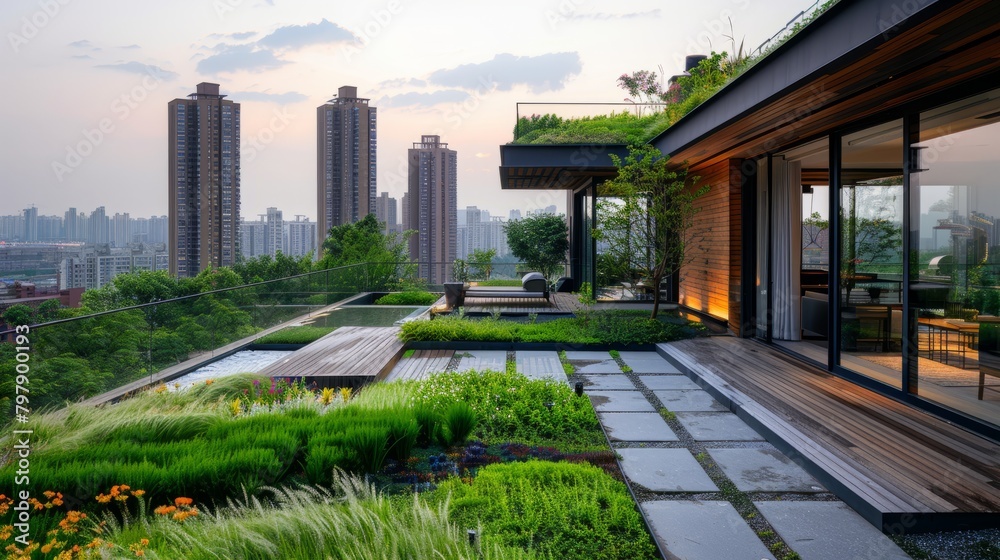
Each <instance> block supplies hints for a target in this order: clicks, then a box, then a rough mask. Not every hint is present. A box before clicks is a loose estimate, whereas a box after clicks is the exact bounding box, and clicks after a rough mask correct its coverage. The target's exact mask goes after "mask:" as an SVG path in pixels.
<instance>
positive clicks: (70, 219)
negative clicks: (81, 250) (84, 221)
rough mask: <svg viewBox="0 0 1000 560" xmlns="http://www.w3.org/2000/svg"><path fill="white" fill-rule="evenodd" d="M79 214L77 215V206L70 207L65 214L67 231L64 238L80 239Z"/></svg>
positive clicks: (64, 227) (64, 223)
mask: <svg viewBox="0 0 1000 560" xmlns="http://www.w3.org/2000/svg"><path fill="white" fill-rule="evenodd" d="M78 219H79V216H77V213H76V208H70V209H69V210H67V211H66V213H65V214H64V215H63V231H64V232H65V235H64V239H65V240H66V241H78V240H79V239H80V226H79V223H80V222H79V221H78Z"/></svg>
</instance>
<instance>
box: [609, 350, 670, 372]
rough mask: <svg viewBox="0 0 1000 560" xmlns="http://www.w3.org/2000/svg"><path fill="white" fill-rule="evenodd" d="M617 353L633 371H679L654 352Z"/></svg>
mask: <svg viewBox="0 0 1000 560" xmlns="http://www.w3.org/2000/svg"><path fill="white" fill-rule="evenodd" d="M619 355H620V356H621V359H622V361H623V362H625V364H626V365H628V367H630V368H632V372H633V373H680V370H679V369H677V368H676V367H675V366H674V365H673V364H671V363H670V362H668V361H667V360H666V359H664V358H663V356H660V355H659V354H657V353H656V352H620V353H619Z"/></svg>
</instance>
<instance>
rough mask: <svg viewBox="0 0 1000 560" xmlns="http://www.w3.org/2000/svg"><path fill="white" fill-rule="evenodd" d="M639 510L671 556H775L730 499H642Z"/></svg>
mask: <svg viewBox="0 0 1000 560" xmlns="http://www.w3.org/2000/svg"><path fill="white" fill-rule="evenodd" d="M642 510H643V511H644V512H645V513H646V517H647V519H649V524H650V526H651V528H652V530H653V535H654V536H655V537H656V539H657V540H658V541H660V542H661V543H663V544H664V548H666V549H667V551H668V556H669V557H671V558H678V559H681V560H722V559H725V560H761V559H768V560H775V558H774V556H773V555H772V554H771V553H770V552H769V551H768V550H767V548H766V547H765V546H764V543H762V542H761V540H760V539H759V538H757V535H756V534H754V532H753V530H752V529H750V526H749V525H747V524H746V522H745V521H743V518H742V517H740V514H739V512H737V511H736V508H734V507H733V506H732V504H730V503H729V502H723V501H655V502H645V503H643V504H642ZM803 558H804V557H803ZM841 558H852V557H850V556H842V557H841Z"/></svg>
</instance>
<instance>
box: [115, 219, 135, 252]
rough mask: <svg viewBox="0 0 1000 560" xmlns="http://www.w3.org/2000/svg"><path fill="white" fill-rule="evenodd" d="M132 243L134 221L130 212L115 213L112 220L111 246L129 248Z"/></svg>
mask: <svg viewBox="0 0 1000 560" xmlns="http://www.w3.org/2000/svg"><path fill="white" fill-rule="evenodd" d="M132 242H133V239H132V219H131V218H130V217H129V215H128V212H125V213H124V214H122V213H118V212H115V215H114V217H112V218H111V244H112V245H114V246H115V247H128V245H129V244H130V243H132Z"/></svg>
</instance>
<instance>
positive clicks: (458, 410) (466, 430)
mask: <svg viewBox="0 0 1000 560" xmlns="http://www.w3.org/2000/svg"><path fill="white" fill-rule="evenodd" d="M444 425H445V427H446V428H447V429H448V437H447V441H448V445H460V444H462V443H465V440H467V439H469V436H470V435H471V434H472V431H473V430H475V429H476V411H475V410H473V409H472V407H471V406H469V405H468V404H466V403H464V402H462V401H458V402H454V403H452V404H451V406H449V407H448V410H446V411H445V413H444Z"/></svg>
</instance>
